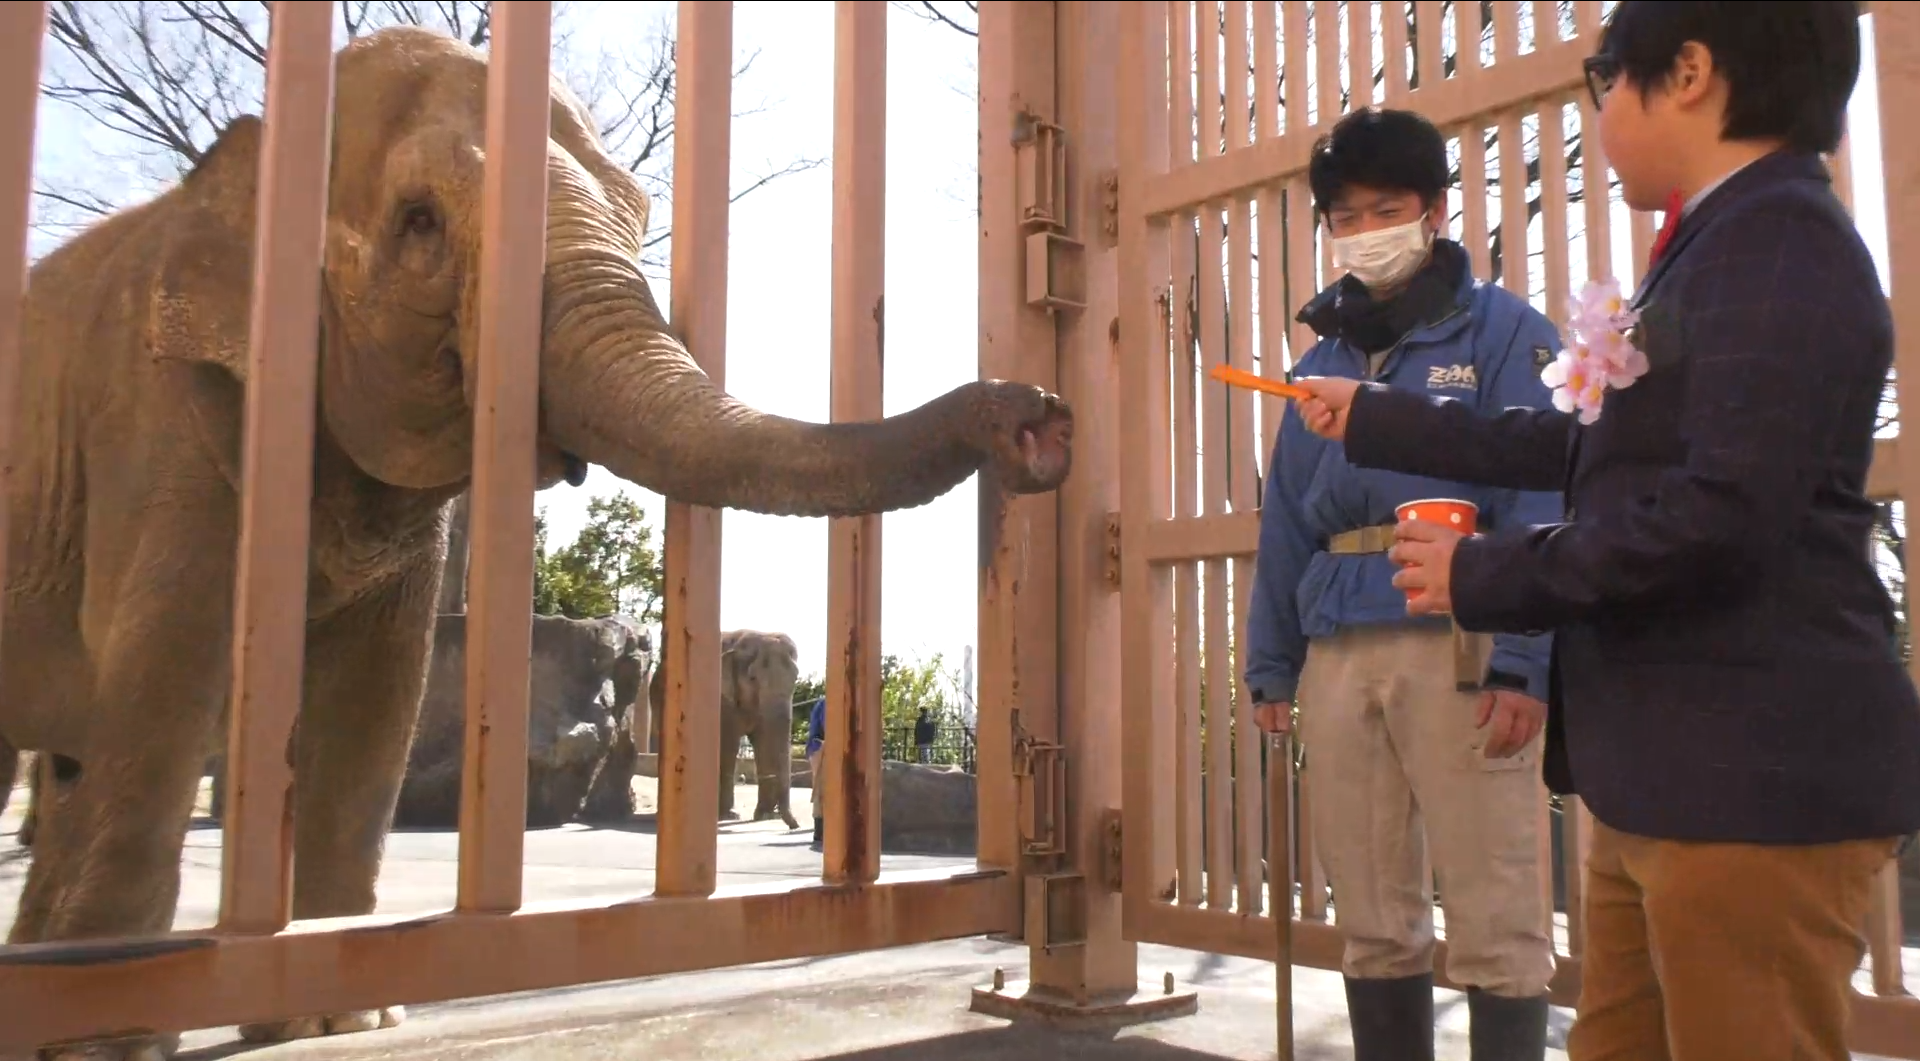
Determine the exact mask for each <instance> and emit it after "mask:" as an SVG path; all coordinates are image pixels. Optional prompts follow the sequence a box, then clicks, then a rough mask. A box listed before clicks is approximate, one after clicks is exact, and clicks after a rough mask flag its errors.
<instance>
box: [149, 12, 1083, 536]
mask: <svg viewBox="0 0 1920 1061" xmlns="http://www.w3.org/2000/svg"><path fill="white" fill-rule="evenodd" d="M336 71H337V78H336V80H337V86H336V90H335V114H334V132H333V158H332V168H331V184H330V188H329V207H328V215H327V235H326V251H325V264H324V268H323V270H322V286H323V297H322V300H321V301H322V307H323V309H322V313H323V319H322V333H323V339H322V349H321V367H320V394H321V401H320V414H321V415H320V422H321V425H322V426H323V427H324V429H325V431H326V432H327V434H328V435H329V436H330V438H331V439H332V441H333V443H334V444H336V445H337V446H338V448H339V449H340V451H341V452H343V453H344V454H345V455H346V456H347V458H348V459H350V460H351V461H352V462H353V463H354V464H355V465H356V466H357V467H358V468H359V469H361V470H362V471H363V472H365V473H366V474H368V475H370V476H372V477H373V478H375V479H378V480H380V481H382V482H385V483H387V484H390V485H393V486H398V487H407V488H416V489H445V490H451V489H457V487H458V485H459V484H461V483H463V482H464V481H465V480H466V479H467V477H468V476H469V474H470V468H471V466H472V439H473V408H472V406H473V400H474V379H475V352H476V350H477V348H478V342H477V338H478V336H477V328H478V323H477V322H478V320H479V316H480V315H479V313H478V311H477V307H476V305H475V303H476V300H477V299H478V297H479V268H478V262H479V253H480V244H481V238H482V235H481V218H480V215H481V210H480V189H481V180H482V174H483V171H484V168H485V163H486V158H485V136H484V129H485V117H486V81H487V63H486V59H485V57H484V56H483V55H481V54H480V53H479V52H477V51H475V50H473V49H472V48H469V47H467V46H466V45H464V44H461V43H460V42H458V41H455V40H453V39H451V38H449V37H446V36H443V35H441V34H439V33H436V32H433V31H430V30H425V29H420V28H418V27H394V28H389V29H384V30H381V31H379V32H377V33H373V34H370V35H368V36H366V37H362V38H360V39H358V40H356V41H354V42H353V43H351V44H349V45H348V46H347V47H346V48H344V49H343V50H342V51H341V52H340V53H339V55H338V56H337V59H336ZM549 136H550V138H549V140H548V143H547V156H546V168H547V187H548V200H547V237H546V267H545V274H544V285H543V301H544V312H543V324H542V334H541V350H540V394H539V403H540V404H539V410H540V421H539V423H540V430H539V437H538V439H537V447H538V461H539V470H540V471H539V482H540V485H541V486H543V487H544V486H550V485H552V484H553V483H555V482H558V481H559V480H560V479H562V478H565V479H567V480H568V481H570V482H573V483H576V484H577V483H579V482H580V481H581V479H582V477H583V476H584V475H585V474H586V466H587V464H588V463H592V464H598V465H601V466H602V467H605V468H606V469H607V470H609V471H611V472H612V473H614V474H615V475H617V476H619V477H620V478H622V479H625V480H627V481H629V482H632V483H635V484H638V485H640V486H643V487H646V488H648V489H651V490H654V491H656V492H658V493H660V494H662V495H664V496H666V497H667V498H670V499H672V500H676V501H682V502H687V503H691V504H696V505H702V506H707V507H716V508H719V507H725V508H739V509H745V510H749V511H755V512H764V513H771V514H777V515H795V516H842V515H856V514H863V513H872V512H882V511H891V510H895V509H901V508H908V507H912V506H915V505H920V504H924V503H926V502H928V501H931V500H933V499H934V498H936V497H938V496H940V495H941V494H943V493H945V492H947V491H948V490H950V489H952V488H953V487H954V486H956V485H958V484H959V483H960V482H962V481H963V480H965V479H966V477H967V476H969V475H970V474H972V473H974V472H975V471H985V472H986V473H988V474H989V475H990V476H992V478H993V479H994V480H995V481H996V482H997V483H998V484H999V485H1000V487H1002V488H1003V489H1006V490H1009V491H1012V492H1037V491H1045V490H1051V489H1053V488H1054V487H1056V486H1058V485H1059V484H1060V483H1061V482H1062V481H1063V480H1064V479H1065V478H1066V475H1067V472H1068V468H1069V465H1070V463H1071V459H1070V451H1071V436H1072V415H1071V413H1070V412H1069V410H1068V409H1067V407H1066V406H1065V404H1064V403H1062V402H1061V401H1060V399H1058V398H1056V397H1054V396H1052V395H1049V394H1047V393H1045V392H1043V391H1041V390H1039V389H1037V388H1034V387H1030V386H1026V385H1022V384H1014V383H1008V382H1001V381H979V382H975V383H970V384H968V385H965V386H962V387H959V388H957V389H955V390H953V391H951V392H949V393H948V394H946V395H944V396H942V397H940V398H937V399H935V400H933V401H931V402H929V403H927V404H926V405H924V406H922V407H920V408H919V409H916V410H914V411H912V412H909V413H905V414H902V415H899V416H895V417H890V418H887V419H884V420H879V421H872V422H861V423H838V424H812V423H804V422H800V421H795V420H789V419H784V418H781V417H778V416H772V415H768V414H765V413H762V412H760V411H757V410H755V409H752V408H749V407H748V406H746V405H743V404H741V403H740V402H738V401H735V400H734V399H732V398H730V397H729V396H727V394H726V393H725V392H723V391H722V390H721V389H720V388H719V387H718V386H716V385H715V384H714V383H713V381H712V380H711V379H709V378H708V377H707V376H706V374H705V373H704V372H702V371H701V369H700V368H699V367H698V365H696V364H695V362H694V361H693V359H692V358H691V357H690V356H689V355H688V353H687V351H686V349H685V348H684V347H683V346H682V345H681V343H680V342H679V341H678V340H677V339H676V338H675V337H674V335H673V334H672V333H671V332H670V331H669V330H668V328H667V322H666V321H665V319H664V318H663V316H662V314H661V311H660V308H659V307H658V305H656V303H655V302H654V299H653V295H652V293H651V291H650V290H649V288H648V286H647V282H646V281H645V279H643V278H642V276H641V273H640V269H639V261H640V254H641V247H642V242H643V240H644V237H645V235H646V231H647V224H648V211H649V202H648V198H647V196H646V194H645V193H644V192H643V191H642V189H641V187H640V185H639V184H638V182H637V181H636V180H635V178H634V177H633V175H632V174H631V173H629V172H628V171H627V170H626V169H624V168H622V167H621V166H620V165H619V164H618V163H617V162H615V161H614V160H613V159H612V158H610V157H609V156H608V154H607V153H606V151H605V149H604V148H603V146H602V144H601V142H600V139H599V136H598V134H597V133H596V131H595V129H594V126H593V124H592V122H591V120H590V118H589V116H588V114H587V111H586V109H585V108H584V107H583V106H582V105H581V104H580V103H579V101H578V100H576V99H575V98H574V97H573V96H572V95H571V94H570V93H569V92H568V91H567V90H566V89H565V88H564V87H563V86H561V85H560V84H559V83H558V82H555V83H554V84H553V87H552V90H551V109H550V134H549ZM260 139H261V127H260V123H259V122H258V120H256V119H253V118H243V119H240V120H238V121H236V122H235V123H233V124H232V125H231V126H230V127H229V128H228V129H227V130H225V132H224V133H223V134H222V136H221V137H220V139H219V141H218V142H216V144H215V145H214V146H213V147H212V148H211V149H210V150H209V151H208V152H207V153H206V155H205V156H204V157H203V158H202V159H201V161H200V163H199V165H198V167H197V168H196V169H195V170H194V172H193V173H191V174H190V175H189V176H188V177H187V178H186V180H185V181H184V182H183V184H182V192H183V193H184V195H185V196H186V198H187V199H188V200H189V201H190V202H191V203H192V204H194V206H195V209H196V217H195V221H196V223H195V224H194V225H192V226H188V227H190V228H192V231H190V232H180V233H177V234H176V235H175V237H174V246H173V247H172V248H171V250H170V252H169V256H168V259H167V263H166V264H165V265H164V266H163V268H162V270H161V278H160V281H159V283H160V288H159V290H156V291H155V292H154V304H155V307H156V309H155V318H156V319H155V325H154V330H155V340H154V344H155V351H156V356H160V357H167V356H176V357H189V358H198V359H202V360H213V361H216V362H219V363H221V364H222V365H223V366H224V367H225V368H226V369H227V370H228V371H230V372H232V373H234V374H235V375H236V376H238V375H240V374H242V373H244V371H245V360H244V359H245V351H246V338H247V330H248V319H247V297H246V292H247V290H248V283H249V282H248V277H249V275H250V274H249V268H250V266H249V263H250V260H251V240H252V228H253V218H254V209H255V205H254V204H255V195H256V191H257V189H256V178H255V173H256V170H257V169H258V153H259V144H260Z"/></svg>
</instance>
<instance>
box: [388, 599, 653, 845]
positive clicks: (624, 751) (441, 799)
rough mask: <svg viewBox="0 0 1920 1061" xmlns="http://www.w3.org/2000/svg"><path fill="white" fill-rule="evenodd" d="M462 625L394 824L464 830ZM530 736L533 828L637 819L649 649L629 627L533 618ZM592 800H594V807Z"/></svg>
mask: <svg viewBox="0 0 1920 1061" xmlns="http://www.w3.org/2000/svg"><path fill="white" fill-rule="evenodd" d="M466 633H467V617H466V616H465V615H442V616H441V617H440V619H439V622H438V624H437V626H436V627H435V631H434V649H433V665H432V668H431V670H430V671H429V673H428V677H427V693H426V697H425V699H424V700H423V701H422V703H421V705H420V721H419V724H418V726H417V727H416V729H415V731H414V739H413V750H412V752H411V754H409V755H408V757H407V776H406V780H405V782H404V783H403V784H402V785H401V789H400V802H399V806H398V807H397V808H396V810H395V813H394V824H395V825H396V826H399V827H405V828H452V827H454V826H456V825H458V824H459V822H460V773H461V757H462V752H463V749H464V746H465V724H466V685H467V682H466V671H467V661H466V655H467V654H466V640H467V638H466ZM532 662H533V670H532V675H531V680H530V683H529V700H530V704H529V710H528V727H527V826H528V827H529V828H544V827H548V826H554V825H560V824H564V823H566V822H569V821H572V820H574V818H575V817H577V816H580V815H581V814H582V813H583V810H585V811H586V812H587V813H589V814H591V815H592V816H593V817H594V818H596V819H598V820H607V819H614V818H624V817H626V816H628V815H631V814H632V813H633V802H632V801H633V796H632V780H633V769H634V755H635V753H634V747H633V739H632V717H633V708H634V704H635V702H636V701H637V700H638V699H639V696H640V691H641V690H643V689H645V688H646V682H647V673H648V671H649V669H650V667H651V664H652V646H651V644H650V643H649V639H648V637H647V635H646V633H645V631H643V630H642V629H641V628H640V625H639V624H638V623H637V622H635V621H634V620H632V619H629V618H626V617H624V616H613V617H610V618H606V619H568V618H564V617H562V616H553V615H536V616H534V617H533V661H532ZM590 794H591V798H590Z"/></svg>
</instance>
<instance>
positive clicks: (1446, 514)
mask: <svg viewBox="0 0 1920 1061" xmlns="http://www.w3.org/2000/svg"><path fill="white" fill-rule="evenodd" d="M1393 514H1394V515H1395V516H1397V517H1399V519H1400V522H1402V523H1406V522H1408V521H1409V520H1416V519H1417V520H1423V521H1425V522H1427V523H1437V524H1439V525H1440V526H1442V527H1452V528H1453V529H1454V530H1457V531H1459V532H1460V533H1462V534H1472V533H1473V529H1474V527H1476V526H1478V523H1479V517H1480V506H1478V505H1476V504H1474V503H1473V502H1471V501H1460V500H1457V499H1455V498H1450V497H1430V498H1425V499H1423V500H1420V501H1408V502H1406V503H1405V504H1403V505H1400V506H1398V507H1397V508H1395V509H1394V510H1393ZM1400 566H1402V567H1405V566H1406V565H1405V564H1402V565H1400ZM1425 592H1426V591H1425V590H1422V589H1409V590H1407V591H1406V593H1407V599H1408V600H1410V601H1411V600H1418V599H1419V598H1420V596H1421V595H1422V594H1424V593H1425Z"/></svg>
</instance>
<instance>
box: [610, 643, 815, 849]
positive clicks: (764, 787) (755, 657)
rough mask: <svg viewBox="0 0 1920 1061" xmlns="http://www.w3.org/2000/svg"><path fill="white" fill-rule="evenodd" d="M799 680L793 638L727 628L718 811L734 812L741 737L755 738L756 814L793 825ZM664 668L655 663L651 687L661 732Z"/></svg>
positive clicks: (655, 727) (725, 816)
mask: <svg viewBox="0 0 1920 1061" xmlns="http://www.w3.org/2000/svg"><path fill="white" fill-rule="evenodd" d="M799 680H800V651H799V649H797V648H795V647H794V644H793V638H791V637H788V636H787V635H785V634H774V633H763V632H761V631H759V630H728V631H726V632H725V633H722V634H721V635H720V705H719V707H720V817H721V819H722V820H726V819H731V818H733V817H735V815H734V810H733V777H734V769H735V765H736V763H737V762H738V761H739V756H740V738H741V737H746V738H747V740H748V741H750V742H751V743H752V744H753V768H754V777H755V779H756V780H757V782H758V784H759V786H760V797H759V799H758V800H757V801H756V802H755V805H754V808H753V820H754V821H757V822H758V821H765V820H767V819H768V818H773V817H776V816H777V817H778V818H779V819H780V820H781V821H783V822H785V823H786V826H787V828H789V829H798V828H799V827H800V823H799V822H798V821H796V820H795V819H794V817H793V807H792V793H793V687H794V684H795V683H796V682H798V681H799ZM666 696H667V686H666V668H665V667H664V666H661V667H656V668H654V671H653V681H652V682H651V683H650V684H649V685H648V687H647V704H648V709H649V710H650V711H651V713H652V716H653V724H652V726H651V727H649V728H650V729H651V731H652V732H653V733H655V734H658V733H659V732H660V716H661V711H662V710H663V708H664V706H665V704H666Z"/></svg>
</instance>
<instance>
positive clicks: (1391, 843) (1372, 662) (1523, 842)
mask: <svg viewBox="0 0 1920 1061" xmlns="http://www.w3.org/2000/svg"><path fill="white" fill-rule="evenodd" d="M1481 695H1482V694H1480V693H1463V692H1460V691H1459V690H1458V688H1457V687H1456V685H1455V667H1454V654H1453V637H1452V634H1451V633H1450V632H1449V631H1448V630H1447V628H1445V627H1440V628H1438V629H1434V628H1408V627H1376V628H1365V627H1363V628H1358V629H1353V630H1348V631H1342V632H1341V633H1339V634H1336V635H1335V636H1333V637H1329V638H1318V639H1315V640H1314V641H1313V642H1312V644H1311V645H1310V646H1309V647H1308V649H1307V662H1306V666H1305V668H1304V669H1303V671H1302V673H1301V676H1300V690H1299V697H1300V727H1301V733H1300V736H1301V740H1302V741H1303V742H1304V743H1305V746H1306V754H1307V776H1308V777H1309V778H1310V779H1311V782H1310V783H1311V785H1312V789H1311V792H1312V798H1311V802H1310V808H1311V810H1310V813H1311V815H1312V818H1311V824H1312V827H1313V838H1314V844H1315V848H1316V850H1318V852H1319V854H1320V860H1321V862H1322V864H1323V865H1325V867H1326V870H1327V878H1328V881H1329V883H1331V884H1332V885H1333V903H1334V911H1335V916H1336V921H1337V923H1338V925H1339V927H1340V931H1341V934H1342V935H1343V936H1344V937H1345V939H1346V953H1345V958H1344V961H1343V963H1342V966H1343V971H1344V972H1345V973H1346V975H1347V976H1350V977H1355V978H1363V979H1378V978H1397V977H1404V976H1415V975H1419V974H1421V973H1426V972H1430V971H1432V969H1433V940H1434V935H1433V891H1432V888H1431V886H1430V884H1429V881H1430V880H1431V878H1430V877H1429V875H1428V868H1427V866H1428V856H1429V854H1430V855H1431V857H1432V867H1433V870H1434V873H1433V876H1436V877H1438V878H1439V884H1440V903H1441V907H1442V909H1444V910H1445V911H1446V917H1447V968H1446V973H1447V976H1448V977H1449V978H1451V979H1452V980H1453V981H1454V982H1455V983H1457V984H1459V985H1460V986H1462V987H1478V988H1481V989H1483V990H1485V991H1487V992H1489V993H1492V994H1495V995H1500V996H1504V997H1508V998H1530V997H1532V996H1535V995H1539V994H1542V993H1544V992H1545V991H1546V989H1547V982H1548V980H1550V979H1551V978H1552V977H1553V941H1552V939H1551V938H1550V937H1549V936H1548V935H1547V909H1546V892H1545V882H1544V881H1543V880H1542V878H1541V873H1540V870H1541V867H1540V849H1539V842H1540V828H1541V826H1542V813H1541V799H1542V797H1543V793H1544V789H1543V787H1542V785H1541V783H1540V766H1539V762H1540V743H1541V742H1540V738H1538V737H1536V738H1535V739H1534V741H1533V742H1532V743H1531V744H1529V745H1528V746H1527V747H1526V748H1524V749H1522V750H1521V751H1520V752H1519V753H1518V754H1516V755H1514V756H1512V757H1510V758H1506V759H1488V758H1485V757H1483V756H1482V755H1481V754H1480V749H1481V746H1482V744H1483V743H1484V741H1485V733H1484V731H1482V730H1480V729H1478V728H1476V727H1475V725H1474V714H1475V708H1476V707H1477V705H1478V703H1479V700H1480V697H1481Z"/></svg>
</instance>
